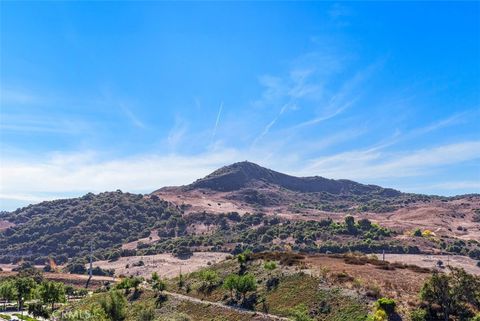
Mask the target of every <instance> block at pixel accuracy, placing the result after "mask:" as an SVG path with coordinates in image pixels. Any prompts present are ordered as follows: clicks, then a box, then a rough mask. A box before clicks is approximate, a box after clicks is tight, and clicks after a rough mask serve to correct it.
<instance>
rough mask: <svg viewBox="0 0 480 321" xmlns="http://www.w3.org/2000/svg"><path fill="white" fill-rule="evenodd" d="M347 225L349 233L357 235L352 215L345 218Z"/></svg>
mask: <svg viewBox="0 0 480 321" xmlns="http://www.w3.org/2000/svg"><path fill="white" fill-rule="evenodd" d="M345 225H346V227H347V231H348V233H350V234H356V233H357V227H356V226H355V218H354V217H353V216H351V215H348V216H346V217H345Z"/></svg>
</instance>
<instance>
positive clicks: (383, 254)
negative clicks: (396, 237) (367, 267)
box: [382, 250, 385, 262]
mask: <svg viewBox="0 0 480 321" xmlns="http://www.w3.org/2000/svg"><path fill="white" fill-rule="evenodd" d="M382 261H383V262H385V250H382Z"/></svg>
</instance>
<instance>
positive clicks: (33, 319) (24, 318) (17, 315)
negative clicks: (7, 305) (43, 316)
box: [14, 313, 38, 321]
mask: <svg viewBox="0 0 480 321" xmlns="http://www.w3.org/2000/svg"><path fill="white" fill-rule="evenodd" d="M14 316H16V317H17V318H19V319H20V320H25V321H38V320H37V319H35V318H32V317H29V316H28V315H21V314H19V313H15V314H14Z"/></svg>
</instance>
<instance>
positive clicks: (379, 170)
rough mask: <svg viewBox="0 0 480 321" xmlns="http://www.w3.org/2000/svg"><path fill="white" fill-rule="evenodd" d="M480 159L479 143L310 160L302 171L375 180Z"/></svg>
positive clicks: (332, 156)
mask: <svg viewBox="0 0 480 321" xmlns="http://www.w3.org/2000/svg"><path fill="white" fill-rule="evenodd" d="M478 159H480V141H466V142H460V143H454V144H446V145H441V146H436V147H430V148H424V149H419V150H413V151H404V152H391V153H386V152H382V151H380V150H378V149H375V148H371V149H365V150H356V151H349V152H343V153H339V154H335V155H330V156H326V157H321V158H318V159H313V160H310V162H309V163H310V164H309V165H308V166H306V167H305V168H304V169H303V170H302V172H303V173H312V172H314V173H315V172H316V173H319V174H320V175H324V176H326V177H332V178H350V179H360V180H363V179H368V180H371V179H378V178H395V177H412V176H419V175H420V176H421V175H428V174H431V173H432V172H433V171H435V170H437V169H438V168H439V167H442V166H446V165H452V164H460V163H462V162H466V161H472V160H478Z"/></svg>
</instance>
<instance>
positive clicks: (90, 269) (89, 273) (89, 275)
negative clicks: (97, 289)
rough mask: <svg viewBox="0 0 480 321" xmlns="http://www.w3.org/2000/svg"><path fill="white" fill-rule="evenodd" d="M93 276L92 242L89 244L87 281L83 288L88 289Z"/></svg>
mask: <svg viewBox="0 0 480 321" xmlns="http://www.w3.org/2000/svg"><path fill="white" fill-rule="evenodd" d="M92 276H93V242H90V267H89V269H88V280H87V284H85V288H86V289H87V288H88V285H89V284H90V280H91V279H92Z"/></svg>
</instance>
